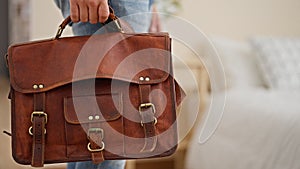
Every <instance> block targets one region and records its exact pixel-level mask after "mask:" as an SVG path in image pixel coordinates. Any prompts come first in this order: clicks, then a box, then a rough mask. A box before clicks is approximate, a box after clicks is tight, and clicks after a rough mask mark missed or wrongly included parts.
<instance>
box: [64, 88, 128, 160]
mask: <svg viewBox="0 0 300 169" xmlns="http://www.w3.org/2000/svg"><path fill="white" fill-rule="evenodd" d="M120 100H121V95H120V94H118V93H106V94H97V95H95V96H77V97H65V98H64V117H65V130H66V144H67V157H68V158H71V159H74V158H75V159H76V158H78V159H79V160H82V159H89V158H90V156H91V151H95V152H96V151H97V150H99V151H100V150H104V149H105V150H109V151H104V156H105V157H106V158H107V159H110V158H113V157H115V156H116V155H114V154H112V153H111V152H113V153H115V154H118V155H123V154H124V151H123V150H124V147H123V146H124V144H123V139H124V138H123V133H124V126H123V116H122V107H121V104H120V103H121V102H120ZM91 103H95V104H94V105H93V104H91ZM90 135H94V138H91V137H90ZM93 139H94V140H93ZM92 142H94V143H95V145H94V147H93V145H92Z"/></svg>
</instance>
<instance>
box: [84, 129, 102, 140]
mask: <svg viewBox="0 0 300 169" xmlns="http://www.w3.org/2000/svg"><path fill="white" fill-rule="evenodd" d="M92 132H93V133H100V137H101V139H103V138H104V134H103V133H104V130H103V129H102V128H89V130H88V137H90V133H92Z"/></svg>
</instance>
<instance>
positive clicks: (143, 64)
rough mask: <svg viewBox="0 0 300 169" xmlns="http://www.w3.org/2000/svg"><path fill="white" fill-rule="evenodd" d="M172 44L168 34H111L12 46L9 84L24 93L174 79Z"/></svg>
mask: <svg viewBox="0 0 300 169" xmlns="http://www.w3.org/2000/svg"><path fill="white" fill-rule="evenodd" d="M170 43H171V42H170V38H169V36H168V34H164V33H159V34H124V33H109V34H103V35H94V36H82V37H68V38H60V39H53V40H44V41H36V42H31V43H25V44H19V45H13V46H10V47H9V51H8V66H9V72H10V82H11V85H12V87H13V88H14V89H15V90H16V91H18V92H22V93H37V92H45V91H48V90H51V89H53V88H56V87H59V86H62V85H65V84H69V83H71V82H75V81H79V80H85V79H91V78H108V79H116V80H123V81H128V82H131V83H138V84H155V83H160V82H162V81H164V80H166V79H167V78H168V77H169V76H170V75H172V72H171V63H172V61H171V53H170V50H171V49H170Z"/></svg>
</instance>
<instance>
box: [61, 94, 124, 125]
mask: <svg viewBox="0 0 300 169" xmlns="http://www.w3.org/2000/svg"><path fill="white" fill-rule="evenodd" d="M120 99H121V96H120V95H119V94H117V93H113V94H111V93H109V94H101V95H96V96H95V97H93V96H76V97H65V98H64V116H65V119H66V121H67V122H68V123H70V124H84V123H93V122H95V123H98V122H111V121H115V120H117V119H119V118H120V117H121V113H120V112H122V110H121V108H122V107H121V104H120ZM91 103H95V104H91Z"/></svg>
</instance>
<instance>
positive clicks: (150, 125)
mask: <svg viewBox="0 0 300 169" xmlns="http://www.w3.org/2000/svg"><path fill="white" fill-rule="evenodd" d="M139 90H140V99H141V105H140V107H139V111H140V115H141V119H142V121H141V125H142V127H143V129H144V133H145V143H144V147H143V148H142V149H141V151H140V152H153V151H154V149H155V147H156V144H157V136H156V128H155V124H156V122H157V119H156V118H155V107H154V105H153V104H152V103H151V102H150V97H149V95H150V92H151V86H150V85H139Z"/></svg>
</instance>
